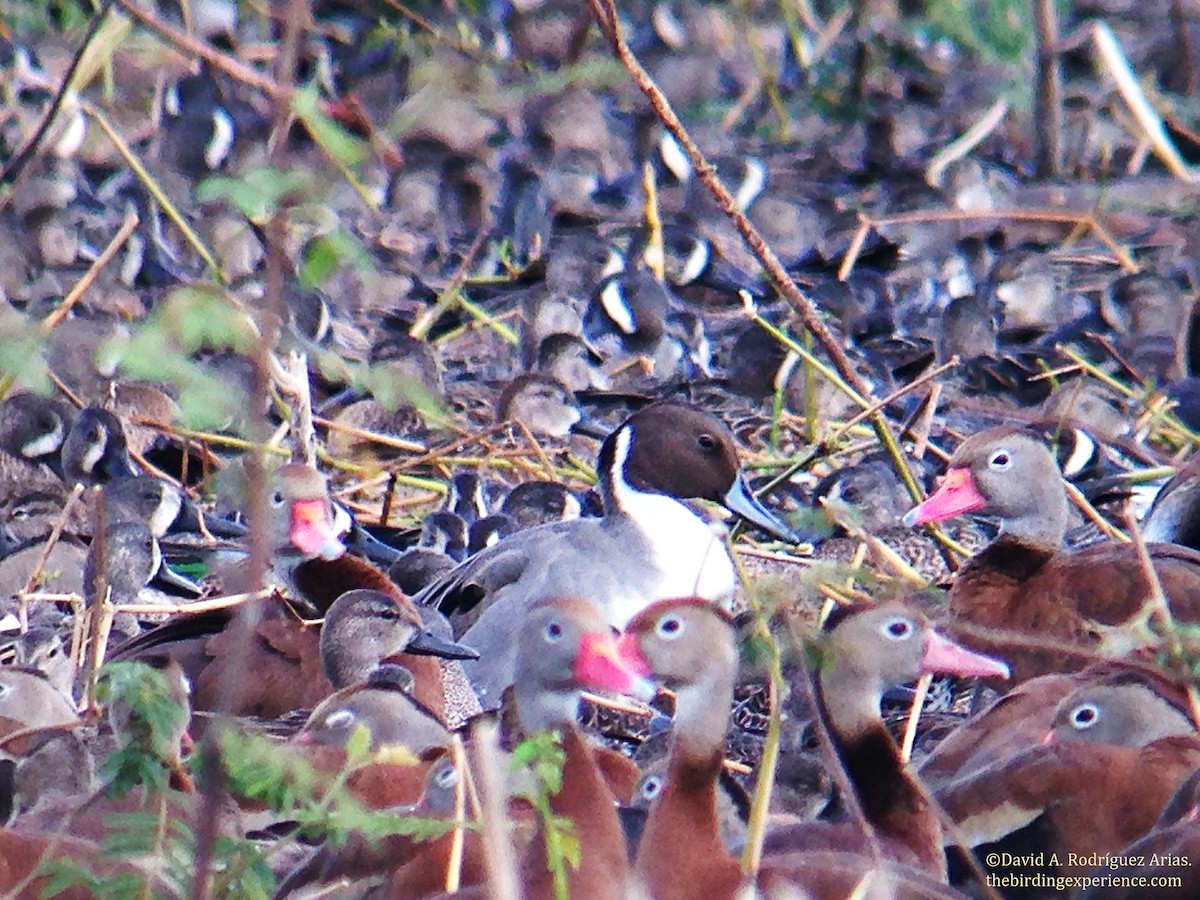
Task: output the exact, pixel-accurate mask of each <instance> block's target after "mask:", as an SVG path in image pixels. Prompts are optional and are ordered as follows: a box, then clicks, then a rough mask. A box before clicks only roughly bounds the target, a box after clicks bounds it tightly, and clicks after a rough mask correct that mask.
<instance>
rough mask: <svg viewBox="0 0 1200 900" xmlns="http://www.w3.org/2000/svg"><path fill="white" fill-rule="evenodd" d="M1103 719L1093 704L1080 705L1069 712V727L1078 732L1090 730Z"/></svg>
mask: <svg viewBox="0 0 1200 900" xmlns="http://www.w3.org/2000/svg"><path fill="white" fill-rule="evenodd" d="M1103 717H1104V713H1103V712H1101V710H1100V707H1099V706H1097V705H1096V704H1095V703H1080V704H1079V705H1078V706H1076V707H1075V708H1074V709H1073V710H1071V727H1072V728H1075V729H1076V730H1078V731H1083V730H1085V729H1087V728H1091V727H1092V726H1093V725H1095V724H1096V723H1097V722H1099V721H1100V720H1101V719H1102V718H1103Z"/></svg>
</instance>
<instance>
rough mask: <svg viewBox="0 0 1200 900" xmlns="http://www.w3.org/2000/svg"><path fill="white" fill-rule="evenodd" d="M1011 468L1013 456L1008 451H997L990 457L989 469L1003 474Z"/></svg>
mask: <svg viewBox="0 0 1200 900" xmlns="http://www.w3.org/2000/svg"><path fill="white" fill-rule="evenodd" d="M1011 466H1012V454H1011V453H1009V452H1008V451H1007V450H997V451H996V452H995V453H993V454H992V455H991V456H989V457H988V467H989V468H992V469H995V470H996V471H997V472H1003V471H1004V470H1006V469H1008V468H1010V467H1011Z"/></svg>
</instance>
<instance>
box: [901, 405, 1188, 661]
mask: <svg viewBox="0 0 1200 900" xmlns="http://www.w3.org/2000/svg"><path fill="white" fill-rule="evenodd" d="M947 466H948V467H947V471H946V475H945V476H944V477H943V479H942V482H941V485H940V486H939V487H938V489H937V490H936V491H935V492H934V493H933V494H931V495H930V496H929V497H928V498H927V499H926V500H925V501H924V502H923V503H921V504H920V505H919V506H917V507H915V508H913V509H912V510H910V511H909V512H908V513H907V515H905V517H904V522H905V524H906V525H909V526H913V525H923V524H926V523H930V522H941V521H943V520H945V519H949V518H952V517H954V516H958V515H962V514H965V513H972V512H977V513H981V514H984V515H990V516H994V517H996V518H997V519H999V521H1000V535H999V537H997V538H996V540H995V541H993V542H992V543H991V544H990V545H988V546H987V547H986V548H984V549H983V550H982V551H980V552H979V553H977V554H975V556H974V557H972V558H971V559H970V560H969V561H968V562H967V563H966V565H964V566H963V567H962V568H961V569H960V570H959V572H958V575H957V576H956V578H955V580H954V583H953V585H952V587H951V588H950V617H951V622H952V626H953V630H954V631H955V633H958V634H960V635H961V636H962V637H963V638H964V639H965V640H967V642H968V643H970V644H971V645H972V646H977V647H979V648H981V649H985V650H989V649H990V650H995V651H998V652H1003V653H1004V654H1005V655H1006V656H1007V657H1009V658H1011V659H1012V660H1013V663H1014V677H1015V678H1016V680H1018V681H1020V680H1023V679H1026V678H1030V677H1032V676H1034V675H1038V674H1042V673H1046V672H1053V671H1070V670H1075V669H1079V668H1082V667H1083V665H1084V661H1083V660H1085V659H1086V657H1087V656H1088V655H1089V652H1084V653H1081V655H1080V657H1081V658H1080V659H1071V658H1070V657H1069V654H1066V653H1063V652H1062V651H1060V650H1059V651H1053V652H1052V651H1044V650H1038V649H1032V648H1030V647H1028V637H1027V636H1036V637H1038V638H1042V639H1050V640H1053V641H1057V642H1059V643H1061V644H1063V645H1070V644H1076V645H1079V646H1080V647H1081V648H1085V649H1086V651H1090V652H1091V653H1095V652H1099V653H1101V654H1103V655H1106V656H1114V657H1120V656H1125V655H1127V654H1129V653H1132V652H1135V651H1137V650H1139V649H1141V648H1143V647H1146V646H1152V645H1153V644H1154V643H1155V640H1156V639H1155V637H1154V635H1153V633H1152V632H1151V630H1150V629H1149V627H1148V626H1149V622H1150V620H1151V618H1152V615H1153V610H1154V604H1153V602H1152V595H1151V590H1150V585H1149V584H1148V583H1147V581H1146V578H1145V576H1144V574H1143V572H1142V567H1141V563H1140V560H1139V559H1138V556H1137V553H1136V551H1135V549H1134V548H1133V547H1132V546H1131V545H1127V544H1111V543H1109V544H1098V545H1093V546H1090V547H1087V548H1085V549H1082V550H1078V551H1076V552H1073V553H1063V552H1061V551H1060V548H1061V546H1062V541H1063V535H1064V533H1065V530H1066V524H1067V496H1066V492H1065V490H1064V489H1063V487H1062V483H1061V477H1060V474H1059V471H1058V467H1057V465H1056V464H1055V461H1054V458H1053V456H1051V454H1050V451H1049V450H1048V449H1047V448H1046V447H1045V445H1044V444H1042V443H1041V442H1040V441H1038V440H1037V439H1036V438H1035V437H1033V436H1032V435H1030V434H1028V433H1026V432H1024V431H1022V430H1020V429H1017V428H1009V427H1000V428H992V429H988V430H987V431H982V432H980V433H979V434H976V435H974V436H972V437H970V438H968V439H967V440H966V441H964V442H963V443H962V445H960V446H959V448H958V449H957V450H956V451H955V452H954V455H953V456H952V457H951V458H950V461H949V463H948V464H947ZM1147 549H1148V551H1149V554H1150V558H1151V560H1152V562H1153V565H1154V570H1155V573H1156V574H1157V576H1158V580H1159V582H1160V583H1161V585H1162V588H1163V591H1164V593H1165V595H1166V597H1167V599H1168V600H1169V601H1170V604H1171V611H1172V613H1173V615H1174V616H1175V618H1176V620H1177V621H1183V622H1196V621H1200V554H1197V553H1195V552H1193V551H1190V550H1187V549H1185V548H1182V547H1179V546H1175V545H1171V544H1151V545H1149V546H1148V548H1147ZM1002 632H1008V633H1009V634H1008V635H1007V636H1006V635H1004V634H1003V633H1002ZM1023 638H1024V641H1025V643H1022V639H1023Z"/></svg>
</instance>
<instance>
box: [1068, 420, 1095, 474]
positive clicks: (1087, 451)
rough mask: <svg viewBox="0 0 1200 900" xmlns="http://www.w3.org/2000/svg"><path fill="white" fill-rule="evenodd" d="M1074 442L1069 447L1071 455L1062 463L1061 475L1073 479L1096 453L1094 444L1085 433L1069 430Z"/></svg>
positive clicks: (1076, 429)
mask: <svg viewBox="0 0 1200 900" xmlns="http://www.w3.org/2000/svg"><path fill="white" fill-rule="evenodd" d="M1071 431H1072V433H1073V436H1074V438H1075V441H1074V443H1073V445H1072V447H1071V455H1070V456H1069V457H1067V461H1066V462H1065V463H1063V475H1065V476H1066V477H1067V478H1074V477H1075V476H1076V475H1078V474H1079V473H1080V472H1082V471H1083V470H1084V467H1086V466H1087V464H1088V463H1090V462H1091V461H1092V457H1093V456H1094V455H1095V453H1096V442H1095V441H1094V440H1092V436H1091V435H1090V434H1088V433H1087V432H1086V431H1083V430H1082V429H1079V428H1072V429H1071Z"/></svg>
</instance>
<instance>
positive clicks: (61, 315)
mask: <svg viewBox="0 0 1200 900" xmlns="http://www.w3.org/2000/svg"><path fill="white" fill-rule="evenodd" d="M137 226H138V216H137V213H135V212H130V213H129V214H128V215H126V216H125V220H124V221H123V222H122V223H121V227H120V228H118V229H117V233H116V234H115V235H113V239H112V240H111V241H109V242H108V244H107V245H106V246H105V248H104V249H103V250H102V251H101V252H100V255H99V256H97V257H96V259H95V260H94V261H93V262H92V264H91V265H90V266H88V270H87V271H86V272H84V273H83V277H82V278H80V279H79V281H77V282H76V283H75V286H74V287H72V288H71V290H69V291H67V295H66V296H65V297H63V300H62V303H60V304H59V305H58V308H57V309H55V310H54V312H52V313H50V315H48V316H46V318H44V319H42V331H44V332H49V331H50V330H51V329H53V328H54V326H55V325H57V324H58V323H59V322H61V321H62V320H63V319H65V318H66V317H67V315H68V314H70V312H71V308H72V307H74V306H75V304H76V303H78V302H79V298H80V297H82V296H83V295H84V294H85V293H86V292H87V289H88V288H90V287H91V286H92V284H93V283H94V282H95V280H96V278H97V277H98V276H99V275H100V273H101V272H102V271H103V270H104V267H105V266H107V265H108V264H109V263H110V262H111V261H112V258H113V257H114V256H116V255H117V251H118V250H120V249H121V246H122V245H123V244H124V243H125V242H126V241H127V240H129V236H130V235H131V234H133V231H134V229H135V228H137Z"/></svg>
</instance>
